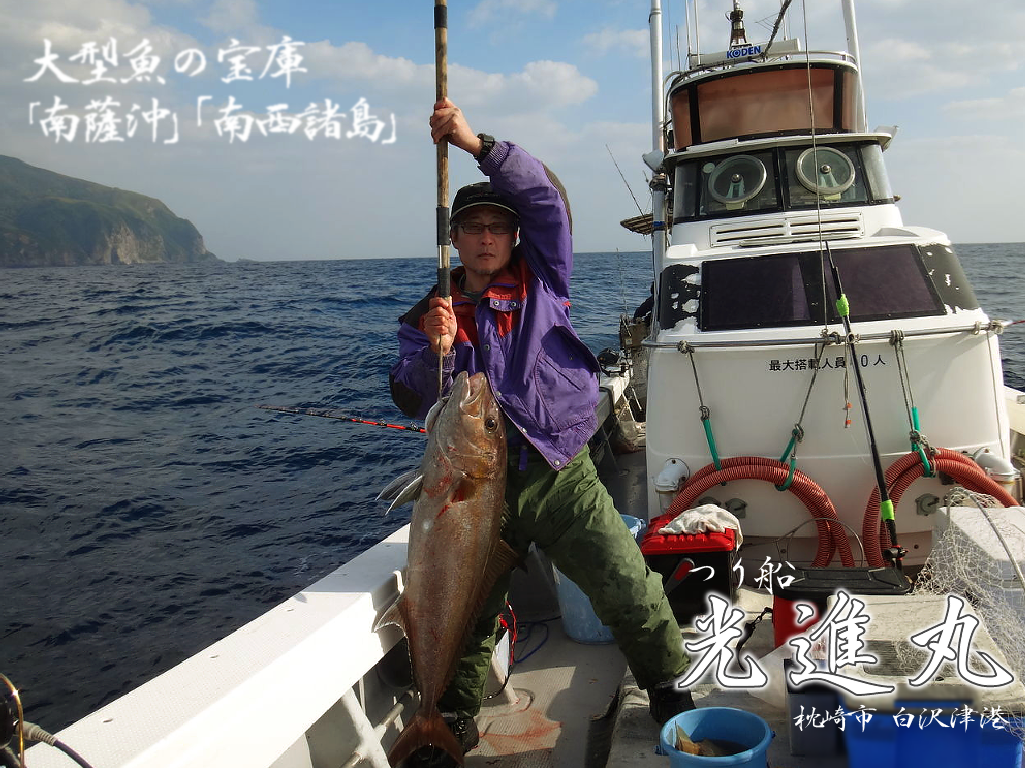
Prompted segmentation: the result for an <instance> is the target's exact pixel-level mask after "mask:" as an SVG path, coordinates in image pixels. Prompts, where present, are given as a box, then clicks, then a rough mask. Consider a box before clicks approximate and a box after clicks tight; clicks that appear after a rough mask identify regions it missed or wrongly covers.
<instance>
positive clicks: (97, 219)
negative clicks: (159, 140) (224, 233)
mask: <svg viewBox="0 0 1025 768" xmlns="http://www.w3.org/2000/svg"><path fill="white" fill-rule="evenodd" d="M215 260H216V257H215V256H214V255H213V254H212V253H210V252H209V251H208V250H207V249H206V247H205V246H204V245H203V238H202V236H201V235H200V234H199V232H198V231H196V228H195V227H194V226H193V225H192V222H190V221H188V220H187V219H182V218H179V217H178V216H175V215H174V214H173V213H172V212H171V211H170V210H169V209H168V207H167V206H166V205H164V204H163V203H162V202H160V201H159V200H154V199H153V198H151V197H146V196H144V195H140V194H138V193H136V192H128V191H126V190H123V189H116V188H114V187H105V186H103V185H102V184H94V183H93V182H90V181H83V180H82V179H74V178H72V177H70V176H62V175H61V174H59V173H53V172H52V171H47V170H43V169H42V168H35V167H33V166H31V165H27V164H26V163H24V162H22V161H21V160H18V159H17V158H14V157H6V156H4V155H0V267H45V266H76V265H85V264H143V263H160V262H169V263H176V264H182V263H193V262H205V261H215Z"/></svg>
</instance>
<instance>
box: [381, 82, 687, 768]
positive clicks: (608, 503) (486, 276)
mask: <svg viewBox="0 0 1025 768" xmlns="http://www.w3.org/2000/svg"><path fill="white" fill-rule="evenodd" d="M430 126H431V137H432V139H433V140H434V142H435V143H437V142H439V141H443V140H444V141H448V142H449V144H450V145H452V146H454V147H458V148H459V149H462V150H464V151H465V152H467V153H468V154H470V155H471V156H472V157H473V158H474V159H475V160H476V161H477V163H478V164H479V168H480V170H481V171H482V172H483V173H484V175H485V176H487V177H488V179H489V181H486V182H480V183H477V184H471V185H469V186H466V187H463V188H462V189H460V190H459V191H458V192H457V193H456V195H455V199H454V201H453V204H452V210H451V238H452V244H453V245H454V246H455V248H456V251H457V252H458V254H459V262H460V264H461V266H460V267H458V268H456V269H454V270H453V272H452V297H451V300H447V299H444V298H440V297H439V296H438V295H437V291H436V290H435V291H432V292H431V293H430V294H429V295H428V296H427V297H425V298H424V299H423V300H422V301H421V302H420V303H418V304H417V305H416V306H415V307H413V308H412V309H411V310H410V311H409V312H407V313H406V314H405V315H404V316H403V317H402V318H401V325H400V329H399V355H400V359H399V361H398V363H396V364H395V366H394V367H393V368H392V371H391V376H390V384H391V392H392V397H393V399H394V400H395V403H396V405H398V406H399V408H401V409H402V411H403V412H405V413H406V414H407V415H408V416H410V417H412V418H420V419H422V418H424V417H425V416H426V415H427V413H428V410H429V409H430V408H431V406H432V405H434V403H435V402H436V401H437V400H438V370H439V364H440V366H441V369H442V376H443V387H444V390H445V391H444V392H443V393H442V394H443V395H447V394H448V391H449V390H450V389H451V388H452V387H453V384H454V383H456V384H458V385H459V388H460V391H461V392H465V391H466V389H467V387H468V386H469V387H471V388H472V386H473V385H472V382H473V381H474V378H473V377H472V375H473V374H476V373H480V372H483V373H484V374H485V376H486V379H487V383H488V384H489V385H490V391H491V393H493V397H494V401H495V402H496V403H497V406H498V407H499V408H500V409H501V413H502V415H503V418H502V420H503V421H504V427H505V434H506V438H505V439H506V442H507V446H508V459H507V473H506V477H505V485H506V487H505V492H504V499H505V502H506V504H507V505H508V512H507V516H506V517H505V518H504V519H503V521H502V528H501V539H502V541H504V543H505V544H507V545H508V547H509V548H511V550H512V552H514V553H515V554H516V555H517V556H518V557H519V558H521V559H522V558H523V557H525V556H526V554H527V551H528V548H529V546H530V544H531V543H532V542H533V543H535V544H536V545H537V546H538V547H539V548H540V549H541V550H542V551H544V552H545V553H546V554H547V555H548V557H549V558H550V559H551V561H552V562H553V563H554V564H555V566H556V567H557V568H558V569H559V570H560V571H561V572H562V573H564V574H565V575H566V576H567V577H568V578H569V579H571V580H572V581H573V582H575V583H576V584H577V585H578V586H579V587H580V588H581V589H582V590H583V591H584V592H585V593H586V594H587V595H588V597H590V599H591V603H592V605H593V607H594V610H595V612H596V614H597V615H598V617H599V618H600V619H601V620H602V622H603V623H604V624H606V625H607V626H608V627H609V628H610V629H611V630H612V634H613V636H614V637H615V640H616V642H617V644H618V645H619V648H620V649H621V650H622V651H623V653H624V655H625V656H626V658H627V661H628V663H629V664H630V669H631V670H632V672H633V674H634V677H635V678H636V680H637V684H638V686H639V687H641V688H644V689H646V690H647V692H648V696H649V700H650V711H651V715H652V717H653V718H654V719H655V720H657V721H658V722H659V723H662V722H665V721H666V720H668V719H669V718H670V717H672V716H673V715H675V714H677V713H679V712H682V711H684V710H687V709H691V708H693V706H694V703H693V701H692V699H691V694H690V692H689V691H688V690H686V689H684V688H682V687H681V686H680V685H679V684H678V683H679V680H680V679H681V678H682V676H683V674H684V672H685V670H686V669H687V666H688V664H689V659H688V657H687V655H686V654H685V652H684V650H683V644H682V640H681V634H680V628H679V626H678V624H677V622H676V619H675V618H674V616H673V614H672V611H671V609H670V607H669V603H668V601H667V599H666V596H665V593H664V591H663V588H662V581H661V579H660V578H659V577H658V575H656V574H653V573H652V572H651V571H650V570H648V569H647V567H646V565H645V562H644V558H643V556H642V555H641V553H640V550H639V548H638V547H637V545H636V543H635V541H634V539H633V537H632V535H631V534H630V532H629V530H628V529H627V527H626V526H625V525H623V522H622V519H621V517H620V515H619V513H618V512H617V511H616V509H615V507H614V505H613V501H612V499H611V497H610V496H609V494H608V492H607V491H606V489H605V487H604V486H603V485H602V484H601V482H600V480H599V479H598V476H597V472H596V470H595V467H594V464H593V463H592V461H591V458H590V456H589V454H588V450H587V441H588V439H589V438H590V437H591V436H592V435H593V434H594V432H595V430H596V428H597V426H598V425H597V417H596V415H595V406H596V404H597V402H598V378H597V374H598V370H599V368H598V363H597V360H595V358H594V355H593V354H592V353H591V351H590V350H589V349H588V348H587V346H586V345H585V344H584V343H583V342H582V341H581V340H580V338H579V337H578V336H577V334H576V332H575V331H574V329H573V326H572V324H571V323H570V318H569V306H570V301H569V288H570V274H571V272H572V267H573V244H572V237H571V220H570V211H569V207H568V204H567V201H566V195H565V190H564V189H563V187H562V185H561V184H560V183H559V181H558V179H557V178H556V177H555V175H554V174H553V173H552V172H551V171H549V170H548V168H547V167H546V166H545V165H544V164H543V163H542V162H541V161H539V160H538V159H536V158H534V157H532V156H531V155H530V154H528V153H527V152H526V151H524V150H523V149H522V148H521V147H519V146H517V145H516V144H513V143H511V142H507V141H496V140H495V139H494V138H492V137H490V136H487V135H484V134H476V133H474V132H473V130H472V129H471V128H470V126H469V124H468V122H467V120H466V118H465V117H464V116H463V113H462V111H461V110H460V109H459V108H458V107H457V106H456V105H455V104H453V103H452V102H451V101H449V100H448V99H444V100H442V101H439V102H438V103H437V104H435V105H434V113H433V114H432V116H431V118H430ZM439 358H440V360H439ZM461 372H466V373H467V374H470V375H471V378H470V380H469V381H470V383H469V384H467V381H466V377H464V376H457V374H460V373H461ZM478 378H479V377H478ZM428 429H430V425H428ZM425 464H426V459H425ZM424 492H426V484H425V485H424ZM415 514H416V513H415V511H414V516H415ZM411 546H412V544H411ZM502 546H503V547H504V546H505V545H504V544H503V545H502ZM508 587H509V575H508V572H505V573H503V575H502V576H501V577H500V578H498V581H497V583H496V584H495V586H494V588H493V589H491V590H490V594H489V595H488V597H487V600H486V602H485V603H484V607H483V610H482V611H481V612H480V614H479V616H480V618H479V620H478V621H477V622H476V625H475V627H474V628H473V631H472V632H471V633H470V635H469V639H468V641H467V643H466V645H465V647H464V648H463V651H462V658H461V660H460V661H459V662H458V664H457V665H456V666H455V671H454V675H453V676H452V678H451V682H450V683H449V684H448V686H447V688H446V689H445V691H444V693H443V694H442V695H440V699H439V700H438V701H437V702H436V704H437V707H436V708H437V710H440V712H442V713H445V722H447V723H448V726H449V728H450V729H451V731H452V732H453V734H454V735H455V736H456V739H457V740H458V741H459V744H460V746H461V748H462V749H463V750H464V751H466V750H469V749H472V748H473V747H474V746H476V744H477V741H478V733H477V727H476V724H475V723H474V717H475V716H476V715H477V714H478V712H479V711H480V707H481V700H482V697H483V692H484V684H485V681H486V677H487V672H488V669H489V666H490V660H491V655H492V653H493V650H494V644H495V636H496V629H497V617H498V614H499V613H500V612H501V610H502V609H503V608H504V605H505V598H506V594H507V591H508ZM468 588H469V585H468ZM407 608H408V606H407ZM434 608H435V609H436V610H437V611H439V612H441V611H444V610H445V606H444V605H435V606H434ZM406 630H407V634H408V633H409V629H408V627H407V628H406ZM415 656H416V654H415V652H414V667H415V666H416V664H417V660H416V658H415ZM414 671H415V670H414ZM421 695H423V691H421ZM431 706H432V707H433V706H434V702H432V703H431ZM418 738H419V737H418ZM421 741H422V742H423V743H430V744H435V743H437V742H436V741H430V740H425V738H421ZM414 743H415V739H414ZM407 748H408V746H407ZM451 751H452V750H451V749H449V752H451ZM431 752H433V750H430V749H420V750H419V751H417V752H416V753H415V754H414V760H415V759H417V758H420V757H424V758H426V757H427V756H428V753H431ZM447 757H448V756H447V755H445V753H441V758H442V760H441V761H440V762H436V763H435V764H445V760H446V759H447ZM448 764H452V763H451V761H449V762H448Z"/></svg>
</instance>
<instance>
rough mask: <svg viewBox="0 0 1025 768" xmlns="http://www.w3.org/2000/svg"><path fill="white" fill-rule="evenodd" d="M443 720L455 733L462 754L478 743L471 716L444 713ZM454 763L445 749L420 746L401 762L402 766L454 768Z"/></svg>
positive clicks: (407, 767) (475, 727) (475, 723)
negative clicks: (455, 715)
mask: <svg viewBox="0 0 1025 768" xmlns="http://www.w3.org/2000/svg"><path fill="white" fill-rule="evenodd" d="M445 722H446V723H447V724H448V727H449V730H451V731H452V733H453V735H455V737H456V741H458V742H459V744H460V745H461V746H462V748H463V754H466V753H467V752H469V751H470V750H471V749H473V748H474V747H476V746H477V745H478V744H480V731H478V730H477V722H476V721H475V720H474V719H473V718H472V717H454V716H449V715H446V716H445ZM456 765H457V763H456V761H455V760H453V759H452V756H451V755H450V754H449V753H448V752H446V751H445V750H443V749H437V748H435V747H422V748H420V749H418V750H417V751H416V752H414V753H413V754H412V755H410V756H409V759H408V760H406V761H405V762H404V763H403V768H455V767H456Z"/></svg>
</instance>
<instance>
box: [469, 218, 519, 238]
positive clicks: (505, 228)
mask: <svg viewBox="0 0 1025 768" xmlns="http://www.w3.org/2000/svg"><path fill="white" fill-rule="evenodd" d="M456 226H457V227H458V228H459V229H461V230H463V232H465V233H466V234H468V235H479V234H481V233H482V232H483V231H484V230H485V229H486V230H488V232H490V233H491V234H493V235H511V234H512V233H513V232H515V231H516V225H515V224H513V223H511V222H508V221H494V222H492V223H491V224H481V223H480V222H479V221H461V222H459V223H458V224H456Z"/></svg>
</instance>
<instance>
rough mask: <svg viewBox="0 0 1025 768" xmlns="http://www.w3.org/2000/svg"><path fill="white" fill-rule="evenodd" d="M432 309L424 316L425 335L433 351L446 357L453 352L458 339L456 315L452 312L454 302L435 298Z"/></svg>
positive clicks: (431, 303) (432, 301) (432, 300)
mask: <svg viewBox="0 0 1025 768" xmlns="http://www.w3.org/2000/svg"><path fill="white" fill-rule="evenodd" d="M430 307H431V308H430V309H429V310H428V311H427V314H426V315H424V333H426V334H427V338H428V340H429V341H430V344H431V351H432V352H434V354H436V355H437V356H438V357H444V356H445V355H447V354H448V353H449V352H450V351H451V350H452V344H453V342H454V341H455V338H456V313H455V312H453V311H452V300H451V299H443V298H441V297H440V296H435V297H434V298H433V299H431V302H430Z"/></svg>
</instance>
